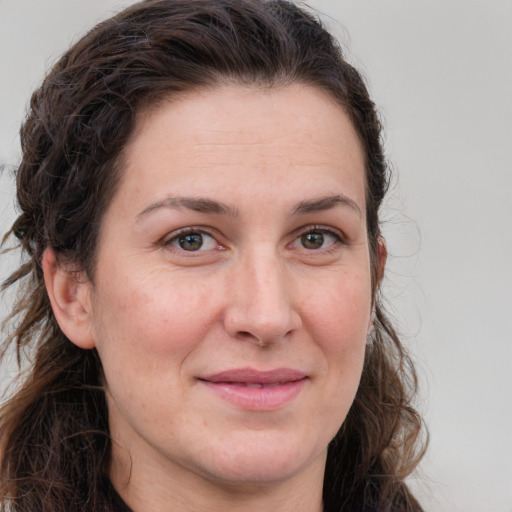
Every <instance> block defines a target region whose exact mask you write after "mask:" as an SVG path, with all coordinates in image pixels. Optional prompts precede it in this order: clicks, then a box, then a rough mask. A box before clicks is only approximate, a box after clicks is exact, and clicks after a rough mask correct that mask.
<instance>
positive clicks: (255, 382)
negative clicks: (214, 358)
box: [198, 368, 309, 411]
mask: <svg viewBox="0 0 512 512" xmlns="http://www.w3.org/2000/svg"><path fill="white" fill-rule="evenodd" d="M198 380H199V381H200V382H202V383H204V384H205V385H206V386H208V387H209V388H210V389H212V390H213V391H214V392H215V393H216V394H217V395H218V396H220V397H221V398H223V399H224V400H227V401H228V402H231V403H232V404H234V405H236V406H238V407H241V408H242V409H247V410H253V411H271V410H275V409H279V408H281V407H284V406H285V405H286V404H287V403H289V402H291V401H292V400H293V399H294V398H295V397H296V396H297V395H298V394H299V393H300V391H301V390H302V388H303V387H304V385H305V383H306V382H307V381H308V380H309V379H308V376H307V374H306V373H305V372H303V371H300V370H296V369H291V368H276V369H273V370H263V371H261V370H255V369H253V368H236V369H231V370H225V371H221V372H219V373H215V374H211V375H207V376H204V377H199V378H198Z"/></svg>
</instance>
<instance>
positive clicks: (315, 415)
mask: <svg viewBox="0 0 512 512" xmlns="http://www.w3.org/2000/svg"><path fill="white" fill-rule="evenodd" d="M124 162H125V168H124V172H123V178H122V180H121V184H120V187H119V189H118V191H117V192H116V195H115V196H114V197H113V199H112V202H111V204H110V206H109V208H108V209H107V212H106V214H105V216H104V218H103V221H102V226H101V232H100V239H99V245H98V253H97V264H96V268H95V275H94V283H92V282H90V281H88V280H86V279H85V278H84V279H83V281H81V282H78V283H77V281H76V280H71V279H70V278H69V274H68V273H67V272H66V271H65V269H63V268H61V267H60V265H59V263H58V262H57V260H56V258H55V255H54V254H53V252H52V251H51V250H48V251H47V252H46V254H45V258H44V261H43V268H44V271H45V279H46V283H47V288H48V290H49V295H50V298H51V300H52V305H53V308H54V311H55V314H56V317H57V319H58V321H59V324H60V325H61V328H62V329H63V331H64V332H65V333H66V335H67V336H68V337H69V338H70V339H71V340H72V341H73V342H74V343H76V344H77V345H79V346H80V347H82V348H85V349H88V348H93V347H95V348H96V349H97V350H98V352H99V355H100V357H101V360H102V363H103V367H104V371H105V386H106V389H107V402H108V407H109V421H110V427H111V434H112V438H113V440H114V443H113V453H112V465H111V470H110V476H111V479H112V482H113V483H114V486H115V487H116V489H117V490H118V492H119V493H120V494H121V496H122V497H123V498H124V499H125V500H126V502H127V503H128V504H129V505H130V506H131V507H132V508H133V510H134V511H144V510H153V511H155V512H159V511H167V510H171V509H172V510H180V511H188V510H190V511H192V510H194V511H197V510H204V511H210V510H211V511H213V510H215V511H218V510H239V511H251V510H275V511H282V510H294V511H299V512H300V511H304V512H305V511H308V512H312V511H315V510H317V511H319V510H321V509H322V497H321V493H322V479H323V471H324V466H325V459H326V451H327V445H328V443H329V441H330V440H331V439H332V437H333V436H334V435H335V433H336V432H337V431H338V429H339V428H340V426H341V424H342V423H343V420H344V418H345V416H346V414H347V412H348V410H349V408H350V406H351V404H352V401H353V399H354V396H355V393H356V390H357V387H358V383H359V379H360V375H361V371H362V365H363V358H364V351H365V343H366V336H367V332H368V329H369V324H370V322H371V310H372V293H371V278H370V275H371V272H370V259H369V248H368V240H367V231H366V218H365V172H364V155H363V152H362V149H361V146H360V143H359V141H358V139H357V135H356V133H355V131H354V129H353V127H352V125H351V122H350V120H349V118H348V116H347V115H346V114H345V112H344V111H343V109H342V108H341V107H340V106H339V105H338V104H336V103H335V102H334V101H333V100H332V99H331V98H330V97H328V96H327V95H326V94H325V93H323V92H321V91H319V90H316V89H314V88H311V87H309V86H303V85H291V86H285V87H279V88H273V89H265V88H258V87H244V86H240V85H223V86H220V87H218V88H216V89H213V90H208V91H203V92H193V93H188V94H185V95H182V96H180V97H179V98H173V99H172V101H166V102H162V103H159V104H158V105H157V106H155V107H154V108H152V109H150V110H147V111H145V112H143V113H142V114H141V115H140V117H139V122H138V125H137V127H136V130H135V133H134V135H133V137H132V140H131V142H130V143H129V145H128V146H127V148H126V150H125V154H124ZM177 198H180V199H177ZM191 198H192V199H194V200H196V199H197V198H203V199H206V200H207V201H203V202H200V203H197V201H196V202H193V201H192V202H191V201H190V199H191ZM319 200H322V201H319ZM219 203H221V204H222V205H223V206H222V207H221V208H220V209H219V208H218V207H216V206H215V205H218V204H219ZM189 228H190V229H189ZM183 229H189V231H187V233H188V236H189V237H192V238H188V239H185V238H183V236H184V235H183V233H182V232H180V230H183ZM180 233H181V238H180ZM201 237H202V245H201V244H200V243H199V242H200V241H201ZM190 242H193V243H190ZM180 244H181V245H180ZM187 244H188V245H187ZM182 245H185V247H186V248H187V249H190V248H192V249H193V250H185V249H184V248H183V247H182ZM198 246H199V248H198ZM380 257H381V259H382V260H383V259H384V256H383V251H381V253H380ZM381 263H382V264H383V262H381ZM234 368H235V369H236V368H251V369H255V370H258V371H264V370H273V369H276V368H290V369H294V370H300V371H301V372H303V373H304V374H305V376H306V377H305V378H304V382H303V385H302V386H301V387H300V390H299V392H298V394H297V395H296V396H294V397H293V398H292V399H290V400H287V401H285V403H284V404H282V405H279V406H278V407H267V408H265V407H264V406H263V408H261V407H260V408H256V409H254V408H251V407H246V406H240V405H238V404H234V403H232V402H231V401H229V400H226V399H225V398H223V397H222V396H220V395H219V394H218V393H217V392H215V391H212V389H211V388H210V387H209V386H208V385H206V384H205V382H204V380H202V379H204V377H205V376H207V375H211V374H213V373H217V372H221V371H225V370H230V369H234Z"/></svg>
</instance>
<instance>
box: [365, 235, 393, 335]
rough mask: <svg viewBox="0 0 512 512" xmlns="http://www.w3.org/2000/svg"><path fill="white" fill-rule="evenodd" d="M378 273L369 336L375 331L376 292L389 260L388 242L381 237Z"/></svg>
mask: <svg viewBox="0 0 512 512" xmlns="http://www.w3.org/2000/svg"><path fill="white" fill-rule="evenodd" d="M376 257H377V269H376V270H377V272H376V279H375V283H374V286H373V299H372V313H371V316H370V322H369V323H368V334H369V335H371V334H372V333H373V330H374V328H375V326H374V323H375V315H376V310H375V308H376V305H375V300H376V291H377V290H378V288H379V285H380V282H381V281H382V278H383V277H384V270H385V268H386V260H387V259H388V250H387V247H386V240H384V238H383V237H382V236H379V239H378V240H377V254H376Z"/></svg>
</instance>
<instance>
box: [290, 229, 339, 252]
mask: <svg viewBox="0 0 512 512" xmlns="http://www.w3.org/2000/svg"><path fill="white" fill-rule="evenodd" d="M339 242H341V237H340V236H339V235H338V234H337V233H335V232H333V231H330V230H328V229H323V228H314V229H310V230H308V231H306V232H305V233H302V234H301V235H300V236H299V237H298V238H296V239H295V240H294V242H293V246H294V247H296V248H302V249H307V250H310V251H315V250H321V249H329V248H331V247H333V246H335V245H336V244H337V243H339Z"/></svg>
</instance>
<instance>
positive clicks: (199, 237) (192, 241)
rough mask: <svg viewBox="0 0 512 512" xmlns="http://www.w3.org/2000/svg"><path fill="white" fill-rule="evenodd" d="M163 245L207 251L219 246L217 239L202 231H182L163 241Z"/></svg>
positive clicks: (191, 250)
mask: <svg viewBox="0 0 512 512" xmlns="http://www.w3.org/2000/svg"><path fill="white" fill-rule="evenodd" d="M165 245H167V246H171V247H174V248H176V249H181V250H183V251H189V252H196V251H208V250H211V249H215V248H217V247H219V244H218V243H217V241H216V240H215V239H214V238H213V237H212V236H211V235H209V234H208V233H204V232H202V231H182V232H181V233H178V234H176V235H174V236H173V237H172V238H170V239H168V240H167V241H166V242H165Z"/></svg>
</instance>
